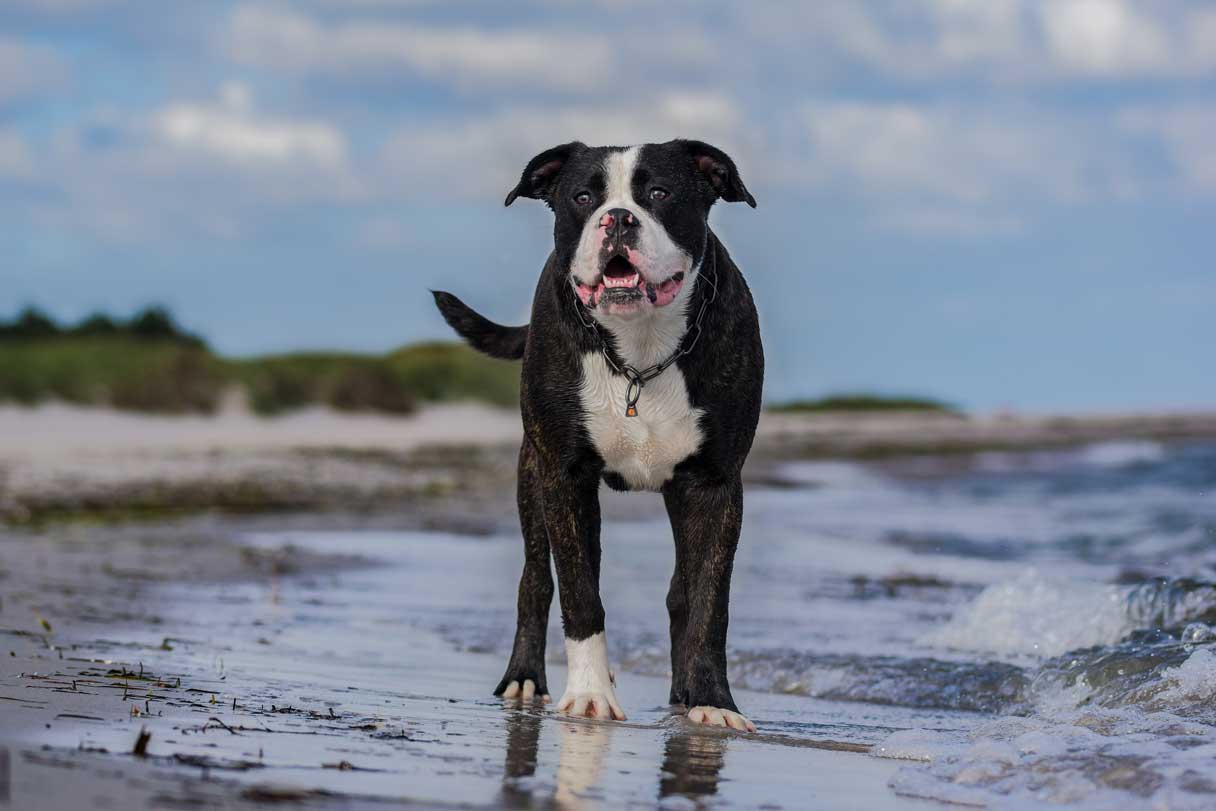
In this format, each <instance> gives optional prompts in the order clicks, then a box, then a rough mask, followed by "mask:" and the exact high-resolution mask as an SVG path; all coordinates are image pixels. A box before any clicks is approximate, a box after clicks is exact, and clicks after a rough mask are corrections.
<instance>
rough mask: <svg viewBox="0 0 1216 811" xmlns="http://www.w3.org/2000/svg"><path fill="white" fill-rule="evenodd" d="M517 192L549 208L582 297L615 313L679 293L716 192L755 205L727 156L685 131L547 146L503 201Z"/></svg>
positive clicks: (559, 247) (561, 253) (562, 257)
mask: <svg viewBox="0 0 1216 811" xmlns="http://www.w3.org/2000/svg"><path fill="white" fill-rule="evenodd" d="M517 197H531V198H533V199H536V200H543V201H544V202H545V203H546V204H547V205H548V206H549V208H551V209H552V210H553V215H554V218H555V221H554V226H553V239H554V245H555V249H556V254H557V261H558V262H559V267H562V268H567V269H568V270H569V278H570V283H571V284H572V285H573V286H574V289H575V292H577V293H578V297H579V298H580V299H581V300H582V302H583V303H584V304H585V305H587V306H588V307H590V308H592V309H593V310H595V311H596V312H597V313H598V314H602V315H609V316H616V317H621V318H632V317H635V316H637V315H640V314H642V313H645V312H648V311H653V310H654V309H656V308H660V307H667V306H669V305H670V304H672V302H675V301H677V300H683V299H684V298H685V297H686V295H681V293H682V292H683V291H687V290H689V289H691V284H690V282H691V280H692V278H693V276H694V275H695V274H696V273H697V272H698V270H699V269H700V267H701V260H702V258H703V257H704V254H705V250H706V246H707V236H708V233H709V222H708V217H709V210H710V208H711V207H712V206H713V204H714V203H715V202H716V201H717V200H718V199H719V198H721V199H723V200H726V201H729V202H732V203H735V202H746V203H747V204H748V205H750V206H752V207H753V208H755V206H756V200H755V198H753V197H752V195H751V193H750V192H749V191H748V190H747V187H746V186H744V185H743V180H742V179H741V178H740V177H739V171H738V170H737V169H736V168H735V162H734V161H733V160H731V158H730V156H729V155H727V154H726V153H725V152H723V151H722V150H720V149H717V148H716V147H712V146H710V145H709V144H706V143H702V142H701V141H683V140H677V141H668V142H667V143H665V144H645V145H643V146H633V147H624V148H622V147H589V146H586V145H585V144H581V143H578V142H574V143H569V144H564V145H562V146H556V147H553V148H552V149H548V150H545V151H544V152H542V153H540V154H539V155H537V156H536V157H535V158H533V159H532V160H531V161H529V162H528V165H527V167H526V168H525V169H524V173H523V177H522V178H521V179H520V181H519V185H517V186H516V187H515V188H514V189H512V190H511V193H510V194H508V195H507V200H506V204H507V205H511V203H513V202H514V201H515V199H516V198H517Z"/></svg>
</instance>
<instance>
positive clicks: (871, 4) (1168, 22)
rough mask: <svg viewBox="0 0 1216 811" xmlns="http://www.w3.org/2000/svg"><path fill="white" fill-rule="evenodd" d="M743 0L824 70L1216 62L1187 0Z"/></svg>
mask: <svg viewBox="0 0 1216 811" xmlns="http://www.w3.org/2000/svg"><path fill="white" fill-rule="evenodd" d="M765 9H766V7H755V8H753V7H749V8H748V10H747V11H745V12H741V14H743V15H744V16H743V18H742V20H741V22H742V27H743V28H744V29H745V30H750V31H751V32H752V34H753V35H756V34H759V35H761V36H764V37H770V38H774V39H776V40H777V41H782V42H784V43H785V45H786V46H787V47H788V46H790V45H792V44H795V45H801V46H802V47H805V48H807V49H808V50H809V51H811V52H812V53H815V52H819V53H820V54H821V55H820V56H818V57H815V56H812V57H811V58H812V59H817V60H818V62H819V63H820V64H821V65H826V66H827V69H829V70H832V71H835V72H842V71H843V70H844V69H845V68H846V67H848V66H850V65H852V66H860V67H863V68H866V69H869V70H872V71H875V72H877V73H879V74H881V75H883V76H885V77H886V78H889V79H893V80H896V81H900V82H925V81H929V80H934V79H940V78H943V77H947V76H955V77H959V78H962V79H965V80H968V81H974V80H976V79H987V80H997V81H1001V82H1030V83H1050V82H1058V81H1070V80H1077V79H1083V80H1116V79H1120V78H1127V77H1137V76H1142V77H1149V78H1164V77H1176V78H1177V77H1196V78H1199V77H1204V76H1208V75H1210V74H1211V72H1212V71H1213V70H1214V69H1216V9H1212V8H1211V7H1210V6H1205V5H1204V4H1203V3H1199V2H1193V1H1191V0H983V2H973V0H922V2H920V3H900V4H894V3H887V2H878V1H877V0H863V2H857V1H856V0H822V2H819V3H816V4H814V6H810V7H806V8H804V9H802V11H803V13H802V14H800V15H791V14H789V9H788V8H786V7H776V6H771V7H767V10H765Z"/></svg>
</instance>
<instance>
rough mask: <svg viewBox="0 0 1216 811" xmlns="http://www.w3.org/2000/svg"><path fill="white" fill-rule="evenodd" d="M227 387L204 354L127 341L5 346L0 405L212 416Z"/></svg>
mask: <svg viewBox="0 0 1216 811" xmlns="http://www.w3.org/2000/svg"><path fill="white" fill-rule="evenodd" d="M226 382H227V376H226V375H225V374H224V370H223V367H222V364H220V363H219V362H218V361H217V360H216V359H215V358H214V357H212V356H211V354H210V353H208V352H207V351H206V350H205V349H200V348H198V347H191V346H182V345H180V344H175V343H167V342H154V343H151V342H146V341H140V340H136V339H133V338H129V337H112V338H73V337H55V338H51V339H46V340H40V341H33V340H24V341H15V340H13V341H6V342H5V343H4V344H3V346H0V400H14V401H16V402H19V403H24V404H33V403H36V402H39V401H41V400H46V399H59V400H66V401H68V402H72V403H82V404H90V405H109V406H113V407H115V408H126V409H133V410H138V411H161V412H170V413H173V412H176V413H181V412H188V411H204V412H206V411H213V410H214V409H215V407H216V406H217V405H218V404H219V400H220V396H221V394H222V392H223V389H224V386H225V384H226Z"/></svg>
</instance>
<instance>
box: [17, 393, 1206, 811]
mask: <svg viewBox="0 0 1216 811" xmlns="http://www.w3.org/2000/svg"><path fill="white" fill-rule="evenodd" d="M518 436H519V424H518V417H517V416H515V415H513V414H510V413H507V412H501V411H495V410H493V409H486V408H482V407H477V406H458V407H446V408H438V409H434V410H431V411H427V412H424V413H423V414H422V415H421V416H419V417H417V418H412V419H392V418H382V417H363V416H346V415H339V414H335V413H331V412H324V411H314V412H307V413H302V414H297V415H294V416H291V417H287V418H282V419H277V420H272V421H265V420H260V419H258V418H255V417H251V416H248V415H245V414H240V413H236V414H225V415H222V416H221V417H219V418H217V419H215V420H209V419H202V418H169V417H163V418H149V417H141V416H132V415H128V414H115V413H112V412H101V411H88V410H80V409H74V408H69V407H66V406H54V407H49V408H43V409H38V410H22V409H14V408H4V409H0V470H3V478H2V479H0V504H3V505H4V507H3V510H4V513H3V514H4V517H5V518H6V519H7V524H6V525H5V526H4V527H3V528H2V529H0V719H2V722H0V805H4V804H6V803H7V805H8V806H10V807H13V808H18V809H25V808H115V807H124V808H139V807H155V808H185V807H191V808H198V807H203V808H209V807H222V808H241V807H250V808H252V807H264V806H265V805H267V804H272V803H273V804H280V805H284V806H287V807H295V806H299V807H313V808H363V807H382V806H384V805H386V804H387V805H394V804H405V805H411V806H413V807H428V808H431V807H434V808H500V807H510V808H548V807H560V808H599V807H602V808H624V807H655V806H661V807H672V808H694V807H698V808H699V807H714V808H719V807H720V808H805V807H824V808H866V809H886V808H891V809H894V808H901V809H902V808H915V807H949V806H957V805H959V804H962V805H964V806H975V807H1008V808H1015V809H1021V808H1030V807H1037V803H1039V802H1040V801H1043V802H1051V803H1053V804H1064V805H1068V806H1071V807H1076V808H1105V807H1120V808H1135V807H1144V808H1150V807H1151V808H1181V809H1190V808H1196V809H1197V808H1202V807H1208V806H1206V805H1205V804H1206V803H1207V802H1209V801H1210V800H1211V797H1212V792H1213V791H1216V782H1213V783H1212V784H1211V786H1208V783H1205V782H1204V781H1205V780H1212V779H1216V776H1214V775H1211V774H1209V772H1210V766H1209V767H1205V766H1203V765H1202V764H1203V763H1205V762H1209V761H1207V760H1205V758H1210V757H1211V754H1210V753H1211V752H1212V751H1213V750H1214V749H1216V744H1213V743H1211V742H1210V741H1211V739H1212V731H1213V730H1216V726H1212V723H1213V719H1212V718H1211V717H1210V712H1209V711H1208V710H1207V709H1205V708H1207V707H1210V706H1211V698H1212V695H1211V689H1210V684H1213V683H1216V681H1213V680H1212V673H1214V672H1216V659H1214V660H1213V662H1209V661H1208V658H1209V657H1212V654H1211V653H1210V651H1209V649H1208V643H1209V641H1210V640H1213V639H1216V631H1213V630H1211V628H1212V624H1213V623H1216V589H1212V588H1211V587H1210V585H1209V582H1210V581H1211V579H1212V578H1211V577H1210V576H1209V574H1208V573H1209V571H1210V570H1211V566H1212V563H1213V561H1211V560H1210V555H1209V553H1208V550H1209V549H1210V548H1211V547H1210V539H1209V538H1208V533H1209V532H1211V531H1216V514H1213V513H1212V512H1211V510H1210V501H1209V500H1207V499H1204V498H1202V497H1201V496H1200V495H1198V494H1200V493H1202V492H1206V488H1207V487H1208V486H1209V482H1210V480H1211V476H1212V473H1211V470H1212V462H1211V459H1212V455H1211V448H1212V438H1213V437H1216V417H1213V416H1211V415H1202V414H1192V415H1158V416H1143V415H1128V416H1124V417H1103V418H1077V417H1073V418H1058V417H1057V418H1038V419H1013V418H1009V417H992V418H970V419H961V418H958V417H947V416H926V415H885V416H869V417H863V418H858V417H847V416H844V415H816V416H795V415H768V416H766V418H765V422H764V424H763V427H762V430H761V435H760V437H759V439H758V441H757V449H756V452H755V454H754V458H753V461H752V462H751V463H750V464H749V469H748V485H747V487H748V496H747V498H748V502H747V503H748V510H749V512H748V516H749V517H748V519H747V523H746V524H745V530H744V544H743V546H742V547H741V557H740V559H739V562H738V565H737V571H736V584H735V589H734V592H733V596H732V637H731V640H732V642H731V651H732V653H731V663H730V668H731V673H732V682H733V683H734V685H735V694H736V699H737V700H738V701H739V703H740V705H741V706H742V707H744V708H745V709H746V711H747V712H748V714H749V715H750V717H751V718H752V719H753V720H754V721H755V722H756V723H757V725H758V726H759V728H760V732H759V733H758V734H756V735H746V734H741V733H734V732H729V731H721V730H707V729H704V728H697V727H693V726H691V725H689V724H688V723H687V722H686V721H685V720H684V719H683V718H682V717H680V716H678V715H673V714H672V710H671V708H670V707H668V706H667V705H666V695H667V677H668V673H667V663H666V659H665V656H666V648H665V644H666V643H665V638H664V635H665V615H664V614H663V609H662V599H663V593H664V580H665V576H666V575H665V573H668V572H670V566H671V544H670V535H669V529H668V528H667V526H666V518H665V516H664V514H663V511H662V504H661V501H660V500H659V499H658V498H657V497H654V496H646V495H628V494H614V493H608V492H605V494H604V516H605V528H604V536H605V540H604V548H605V570H604V573H603V578H604V581H605V585H604V595H605V605H606V608H607V610H608V614H609V617H610V619H609V627H610V629H611V633H610V643H611V646H610V654H611V656H612V659H613V662H614V664H615V666H616V667H617V668H618V669H617V674H618V690H619V695H620V697H621V700H622V702H623V703H624V705H625V706H626V710H627V712H628V713H629V720H628V721H627V722H625V723H597V722H592V721H571V720H569V719H566V718H563V717H561V716H558V715H556V714H554V713H553V712H552V711H551V708H550V707H545V706H542V705H535V706H531V705H530V706H518V705H516V704H513V703H511V702H503V701H500V700H498V699H495V698H494V697H493V696H491V695H490V689H491V688H492V687H493V685H494V684H495V683H496V682H497V680H498V677H499V676H500V675H501V672H500V671H501V668H502V665H503V662H504V661H505V654H506V648H507V647H508V646H509V641H510V633H511V623H512V621H513V606H514V599H515V597H514V589H515V585H516V582H515V578H516V575H517V572H518V569H519V565H520V560H519V558H520V550H519V541H518V530H517V528H516V526H515V522H516V517H515V509H514V503H513V491H512V482H513V461H514V453H515V448H514V447H513V446H514V445H515V443H516V442H517V441H518ZM558 626H559V623H558V622H557V618H556V615H555V616H554V617H553V619H552V621H551V626H550V645H549V656H548V671H549V672H548V675H549V679H550V683H551V684H553V685H555V686H556V687H558V688H560V685H561V684H563V683H564V680H565V674H564V668H563V664H564V663H563V661H562V658H563V657H562V655H561V644H560V630H559V627H558ZM1150 629H1153V630H1151V631H1150ZM1153 634H1156V636H1154V635H1153ZM998 643H999V644H998ZM1125 673H1126V674H1132V675H1128V676H1125V675H1122V674H1125ZM1094 730H1098V732H1094ZM145 733H146V735H147V736H146V737H144V734H145ZM141 740H142V741H143V742H142V743H141ZM1050 741H1060V742H1064V743H1061V744H1058V745H1057V744H1051V745H1048V743H1049V742H1050ZM1061 746H1063V747H1064V748H1060V747H1061ZM1053 747H1055V748H1053ZM1209 789H1210V790H1209ZM1110 803H1115V805H1111V804H1110Z"/></svg>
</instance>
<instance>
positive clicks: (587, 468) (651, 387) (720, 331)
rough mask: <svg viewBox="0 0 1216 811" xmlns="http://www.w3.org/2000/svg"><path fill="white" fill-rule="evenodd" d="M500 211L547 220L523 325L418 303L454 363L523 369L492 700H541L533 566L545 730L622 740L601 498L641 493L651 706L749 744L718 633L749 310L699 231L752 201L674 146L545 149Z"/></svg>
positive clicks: (712, 167)
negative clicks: (656, 598)
mask: <svg viewBox="0 0 1216 811" xmlns="http://www.w3.org/2000/svg"><path fill="white" fill-rule="evenodd" d="M520 197H527V198H531V199H535V200H540V201H543V202H544V203H545V204H547V205H548V207H549V208H550V209H551V210H552V211H553V215H554V227H553V251H552V253H551V254H550V255H549V259H548V261H547V262H546V263H545V266H544V269H543V270H542V271H541V275H540V281H539V283H538V284H537V287H536V294H535V297H534V299H533V302H532V318H531V321H530V322H529V324H527V325H525V326H522V327H506V326H502V325H500V324H496V323H494V322H492V321H489V320H487V319H486V318H484V317H482V316H481V315H479V314H478V313H476V312H474V311H473V310H472V309H470V308H469V307H468V306H466V305H465V304H464V303H463V302H461V301H460V299H458V298H456V297H455V296H453V295H451V294H450V293H446V292H442V291H435V292H434V297H435V303H436V305H437V306H438V308H439V311H440V312H441V313H442V315H443V317H444V319H445V320H446V321H447V323H448V324H449V325H450V326H451V327H452V328H453V329H455V330H456V332H457V333H459V334H460V335H461V336H462V337H463V338H464V339H465V340H466V341H467V342H468V343H469V344H470V345H471V346H473V347H474V348H475V349H477V350H480V351H482V352H484V353H486V354H488V355H491V356H493V357H496V358H505V359H522V360H523V369H522V374H521V382H520V409H521V412H522V416H523V426H524V439H523V443H522V447H521V448H520V453H519V481H518V505H519V518H520V524H521V526H522V529H523V538H524V569H523V575H522V577H521V578H520V582H519V602H518V616H517V627H516V632H515V642H514V647H513V649H512V653H511V658H510V660H509V662H508V664H507V670H506V673H505V674H504V676H503V678H502V681H501V682H499V684H498V687H497V688H496V689H495V691H494V692H495V694H496V695H500V696H504V697H506V698H518V699H524V700H533V699H534V698H541V699H543V700H546V701H547V700H549V689H548V684H547V681H546V678H545V637H546V631H547V625H548V618H549V606H550V603H551V601H552V599H553V578H552V574H551V572H550V554H552V560H553V563H554V568H555V569H556V572H557V581H558V586H559V595H560V597H559V598H560V602H561V616H562V626H563V628H564V631H565V644H566V658H567V664H568V677H567V682H566V689H565V692H564V694H563V695H562V697H561V699H560V700H559V701H558V703H557V710H558V711H559V712H562V713H566V714H569V715H573V716H586V717H592V718H598V719H605V720H606V719H617V720H625V713H624V711H623V710H622V709H621V706H620V703H619V702H618V700H617V697H616V690H615V681H614V677H613V674H612V673H611V672H609V668H608V651H607V646H606V643H605V636H604V608H603V605H602V604H601V602H600V592H599V572H600V537H599V536H600V509H599V485H600V482H601V481H603V482H604V483H606V484H607V485H608V486H609V487H612V488H613V489H615V490H648V491H657V492H659V493H661V494H662V496H663V501H664V503H665V505H666V508H667V513H668V516H669V517H670V520H671V526H672V531H673V535H674V537H675V571H674V573H673V574H672V578H671V587H670V590H669V591H668V593H667V611H668V614H669V619H670V625H671V673H672V677H671V695H670V700H671V703H672V704H673V705H677V706H679V707H681V708H683V709H684V710H685V711H686V712H687V716H688V718H689V719H690V720H691V721H693V722H696V723H704V724H712V725H718V726H729V727H733V728H735V729H738V730H747V731H751V732H754V731H755V729H756V727H755V725H754V724H753V723H752V722H751V721H750V720H748V719H747V718H746V717H745V716H743V715H742V714H741V713H740V712H739V708H738V707H737V706H736V705H735V701H734V698H733V697H732V696H731V691H730V686H729V684H728V683H727V677H726V629H727V621H728V602H729V592H730V578H731V568H732V566H733V563H734V557H735V549H736V547H737V545H738V542H739V532H740V528H741V526H742V521H743V486H742V480H741V470H742V467H743V463H744V460H745V459H746V458H747V454H748V452H749V451H750V449H751V445H752V438H753V436H754V434H755V430H756V423H757V420H758V419H759V415H760V406H761V389H762V385H763V378H764V352H763V348H762V346H761V342H760V327H759V320H758V317H757V315H756V308H755V305H754V303H753V301H752V296H751V293H750V291H749V290H748V287H747V284H746V282H745V281H744V279H743V274H742V273H741V272H740V271H739V268H738V267H737V266H736V265H735V263H734V262H733V261H731V258H730V255H729V254H728V253H727V251H726V248H725V247H724V246H723V244H722V243H721V241H720V240H719V239H718V238H717V236H716V235H715V234H714V233H713V231H712V230H711V229H710V227H709V220H708V217H709V212H710V209H711V208H712V206H713V205H714V204H715V203H716V202H717V201H718V200H724V201H727V202H732V203H733V202H746V203H747V204H748V205H750V206H751V207H753V208H755V206H756V200H755V198H754V197H752V195H751V193H750V192H749V191H748V190H747V187H746V186H744V184H743V180H742V178H741V177H740V176H739V171H738V169H737V168H736V167H735V162H734V161H733V160H732V159H731V158H730V157H729V156H728V155H727V154H726V153H725V152H723V151H722V150H720V149H717V148H716V147H713V146H710V145H709V144H706V143H703V142H701V141H691V140H674V141H668V142H667V143H662V144H644V145H641V146H632V147H589V146H586V145H585V144H582V143H579V142H573V143H568V144H564V145H561V146H556V147H553V148H552V149H548V150H546V151H544V152H542V153H540V154H539V155H537V156H536V157H534V158H533V159H532V160H531V161H529V162H528V164H527V166H526V167H525V169H524V171H523V174H522V176H521V178H520V181H519V184H518V185H516V186H515V188H514V189H512V190H511V192H510V193H509V194H508V195H507V198H506V203H505V204H506V205H508V206H509V205H511V203H513V202H514V201H515V200H516V199H518V198H520Z"/></svg>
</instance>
